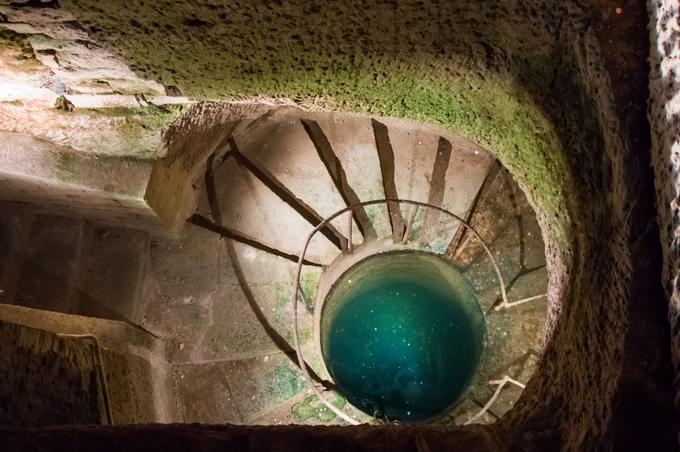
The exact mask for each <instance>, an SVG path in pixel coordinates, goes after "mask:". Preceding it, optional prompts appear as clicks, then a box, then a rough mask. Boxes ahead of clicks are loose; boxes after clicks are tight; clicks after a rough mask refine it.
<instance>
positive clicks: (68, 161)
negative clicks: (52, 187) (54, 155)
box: [57, 153, 78, 182]
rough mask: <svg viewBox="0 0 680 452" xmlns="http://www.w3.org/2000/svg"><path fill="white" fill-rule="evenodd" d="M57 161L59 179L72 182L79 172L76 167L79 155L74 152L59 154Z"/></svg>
mask: <svg viewBox="0 0 680 452" xmlns="http://www.w3.org/2000/svg"><path fill="white" fill-rule="evenodd" d="M58 159H59V160H58V161H57V179H58V180H60V181H62V182H72V181H73V180H74V179H76V178H77V176H78V174H77V171H76V168H75V164H76V159H77V157H76V156H75V155H74V154H69V153H63V154H59V157H58Z"/></svg>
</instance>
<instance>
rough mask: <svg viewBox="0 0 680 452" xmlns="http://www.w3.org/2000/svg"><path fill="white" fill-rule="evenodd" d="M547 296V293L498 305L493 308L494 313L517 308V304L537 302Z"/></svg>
mask: <svg viewBox="0 0 680 452" xmlns="http://www.w3.org/2000/svg"><path fill="white" fill-rule="evenodd" d="M547 296H548V294H547V293H542V294H540V295H534V296H533V297H528V298H522V299H520V300H516V301H510V302H503V303H501V304H499V305H498V306H496V307H495V308H494V311H500V310H501V309H508V308H511V307H513V306H517V305H518V304H524V303H528V302H530V301H534V300H538V299H540V298H543V297H547Z"/></svg>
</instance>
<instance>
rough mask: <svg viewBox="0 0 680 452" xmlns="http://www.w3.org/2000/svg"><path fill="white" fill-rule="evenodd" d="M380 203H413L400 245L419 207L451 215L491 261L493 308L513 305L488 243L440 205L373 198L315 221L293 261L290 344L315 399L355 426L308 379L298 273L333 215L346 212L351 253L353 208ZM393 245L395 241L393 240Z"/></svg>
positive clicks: (354, 422)
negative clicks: (496, 289)
mask: <svg viewBox="0 0 680 452" xmlns="http://www.w3.org/2000/svg"><path fill="white" fill-rule="evenodd" d="M380 204H386V205H387V206H388V208H389V207H390V206H391V205H394V204H407V205H410V206H415V209H416V210H415V212H413V213H412V214H411V215H410V216H411V221H410V222H408V223H407V225H406V229H405V232H404V238H403V239H402V240H401V241H400V242H399V243H401V244H404V243H405V242H406V240H408V237H409V235H410V232H411V227H412V225H413V221H414V219H415V216H416V213H417V209H418V208H420V207H425V208H429V209H434V210H436V211H438V212H440V213H443V214H445V215H447V216H448V217H449V218H453V219H455V220H457V221H458V222H460V224H461V225H463V227H465V228H466V229H467V230H468V231H469V232H470V233H471V234H472V235H473V237H474V238H476V239H477V240H478V241H479V243H480V244H481V246H482V248H483V249H484V251H485V252H486V254H487V256H488V257H489V260H490V261H491V265H492V266H493V269H494V271H495V273H496V277H497V278H498V283H499V285H500V294H501V297H502V303H501V304H500V305H499V307H497V308H496V310H498V309H500V308H502V307H505V306H512V305H513V304H512V303H510V302H508V298H507V293H506V289H505V288H506V285H505V281H504V279H503V275H502V273H501V270H500V267H499V265H498V262H497V261H496V258H495V257H494V256H493V253H492V252H491V249H490V248H489V246H488V245H487V244H486V242H485V241H484V240H483V239H482V237H481V236H480V235H479V233H478V232H477V231H476V230H475V229H474V228H473V227H472V226H471V225H470V224H469V223H468V222H467V221H465V220H464V219H462V218H461V217H459V216H458V215H456V214H454V213H452V212H450V211H448V210H446V209H444V208H443V207H439V206H435V205H432V204H428V203H425V202H420V201H411V200H406V199H377V200H372V201H365V202H361V203H357V204H354V205H351V206H349V207H346V208H344V209H341V210H338V211H337V212H335V213H333V214H332V215H330V216H328V217H326V218H325V219H324V220H323V221H321V223H319V224H317V225H316V227H315V228H314V229H313V230H312V231H311V232H310V234H309V235H308V237H307V240H306V241H305V243H304V246H303V248H302V252H301V253H300V255H299V257H298V262H297V272H296V276H295V289H294V291H293V295H292V303H293V339H294V346H295V353H296V355H297V358H298V362H299V364H300V370H301V371H302V375H303V376H304V377H305V379H306V380H307V382H308V383H309V384H310V387H311V388H312V391H313V392H314V394H315V395H316V396H317V397H318V398H319V400H320V401H321V402H322V403H323V404H324V405H325V406H326V407H327V408H328V409H329V410H331V411H332V412H333V413H335V414H336V415H337V416H338V417H340V418H341V419H343V420H345V421H346V422H348V423H350V424H353V425H357V424H359V422H358V421H357V420H356V419H354V418H352V417H351V416H349V415H348V414H347V413H345V412H344V411H342V410H340V409H339V408H337V407H336V406H335V405H333V404H332V403H331V402H330V401H329V400H328V399H326V397H324V395H323V393H322V392H321V390H319V388H318V387H317V386H316V384H315V383H314V381H313V380H312V378H311V376H310V373H309V369H308V368H307V364H306V361H305V358H304V356H303V353H302V349H301V347H300V335H299V329H298V299H299V293H300V276H301V274H302V267H303V265H304V263H305V256H306V254H307V250H308V248H309V245H310V243H311V241H312V239H313V238H314V236H315V235H316V234H317V232H319V231H320V230H321V229H322V228H323V227H325V226H326V225H328V223H330V222H331V221H333V220H335V219H336V218H338V217H340V216H341V215H343V214H346V213H349V215H348V217H349V218H348V228H349V233H348V240H347V247H346V251H347V252H348V253H352V251H353V244H352V226H353V218H354V210H355V209H359V208H363V207H366V206H372V205H380ZM395 245H396V243H395ZM312 310H313V311H314V310H315V306H314V305H313V306H312Z"/></svg>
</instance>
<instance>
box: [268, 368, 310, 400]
mask: <svg viewBox="0 0 680 452" xmlns="http://www.w3.org/2000/svg"><path fill="white" fill-rule="evenodd" d="M264 380H265V381H266V382H267V386H266V388H265V397H266V399H267V402H268V403H270V404H277V403H281V402H283V401H285V400H288V399H290V398H291V397H293V396H294V395H296V394H298V393H299V392H300V391H302V388H303V380H302V377H301V375H300V373H299V372H298V371H297V370H295V369H292V368H291V367H290V365H286V364H281V365H279V366H276V367H275V368H274V369H273V370H272V371H271V372H270V373H269V374H268V375H267V376H266V377H265V379H264Z"/></svg>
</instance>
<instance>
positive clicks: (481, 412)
mask: <svg viewBox="0 0 680 452" xmlns="http://www.w3.org/2000/svg"><path fill="white" fill-rule="evenodd" d="M508 383H511V384H514V385H515V386H519V387H520V388H522V389H524V388H525V385H524V384H523V383H520V382H519V381H517V380H515V379H513V378H510V377H509V376H507V375H506V376H505V377H503V378H502V379H500V380H491V381H489V384H491V385H498V387H497V388H496V391H495V392H494V393H493V395H492V396H491V398H490V399H489V401H488V402H486V405H484V406H483V407H482V409H481V410H479V412H478V413H477V414H475V415H474V416H472V417H471V418H470V419H468V420H467V421H466V422H465V424H464V425H468V424H472V423H473V422H474V421H476V420H477V419H479V418H480V417H482V416H483V415H484V413H486V412H487V411H489V408H491V405H493V403H494V402H495V401H496V399H497V398H498V396H499V395H500V394H501V391H502V390H503V387H505V385H506V384H508Z"/></svg>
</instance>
